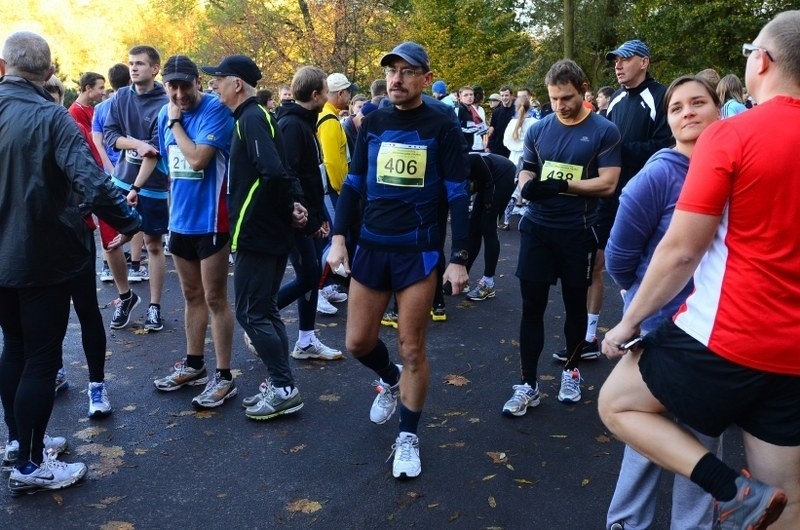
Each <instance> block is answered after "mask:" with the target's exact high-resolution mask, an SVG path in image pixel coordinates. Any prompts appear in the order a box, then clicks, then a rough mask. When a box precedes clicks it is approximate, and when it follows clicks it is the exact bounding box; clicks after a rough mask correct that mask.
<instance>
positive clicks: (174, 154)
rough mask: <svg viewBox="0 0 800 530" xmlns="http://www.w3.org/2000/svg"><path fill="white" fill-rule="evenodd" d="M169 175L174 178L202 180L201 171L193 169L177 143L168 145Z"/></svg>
mask: <svg viewBox="0 0 800 530" xmlns="http://www.w3.org/2000/svg"><path fill="white" fill-rule="evenodd" d="M169 176H170V178H174V179H189V180H202V179H203V172H202V171H195V170H194V169H192V166H190V165H189V162H187V161H186V157H185V156H183V153H182V152H181V150H180V148H179V147H178V146H177V145H170V146H169Z"/></svg>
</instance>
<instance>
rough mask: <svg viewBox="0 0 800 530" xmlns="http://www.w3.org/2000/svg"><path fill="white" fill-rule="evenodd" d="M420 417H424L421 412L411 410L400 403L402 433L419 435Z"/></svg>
mask: <svg viewBox="0 0 800 530" xmlns="http://www.w3.org/2000/svg"><path fill="white" fill-rule="evenodd" d="M420 417H422V411H421V410H420V411H419V412H415V411H413V410H409V409H407V408H406V406H405V405H403V402H402V401H401V402H400V432H407V433H409V434H417V426H418V425H419V419H420Z"/></svg>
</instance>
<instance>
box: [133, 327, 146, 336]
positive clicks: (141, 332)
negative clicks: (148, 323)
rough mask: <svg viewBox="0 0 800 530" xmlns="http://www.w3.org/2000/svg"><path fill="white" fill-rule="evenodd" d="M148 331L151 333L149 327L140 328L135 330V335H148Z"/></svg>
mask: <svg viewBox="0 0 800 530" xmlns="http://www.w3.org/2000/svg"><path fill="white" fill-rule="evenodd" d="M148 333H150V330H149V329H144V328H139V329H134V330H133V334H134V335H147V334H148Z"/></svg>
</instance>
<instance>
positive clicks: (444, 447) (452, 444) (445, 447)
mask: <svg viewBox="0 0 800 530" xmlns="http://www.w3.org/2000/svg"><path fill="white" fill-rule="evenodd" d="M465 445H466V444H465V443H464V442H453V443H450V444H442V445H440V446H439V448H440V449H447V448H448V447H455V448H457V449H460V448H462V447H464V446H465Z"/></svg>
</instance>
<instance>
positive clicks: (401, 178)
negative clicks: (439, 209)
mask: <svg viewBox="0 0 800 530" xmlns="http://www.w3.org/2000/svg"><path fill="white" fill-rule="evenodd" d="M427 162H428V148H427V146H424V145H408V144H398V143H394V142H383V143H382V144H381V148H380V150H379V151H378V168H377V169H378V171H377V180H378V183H379V184H387V185H389V186H403V187H409V188H422V187H424V186H425V168H426V164H427Z"/></svg>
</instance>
